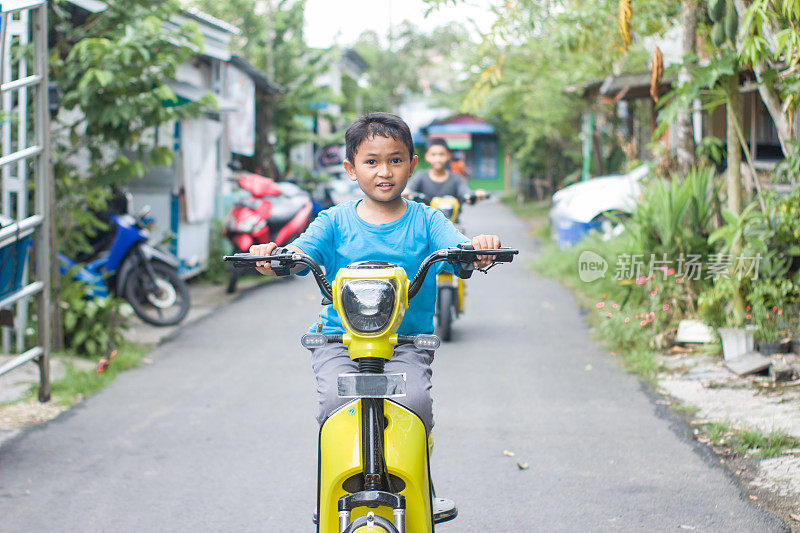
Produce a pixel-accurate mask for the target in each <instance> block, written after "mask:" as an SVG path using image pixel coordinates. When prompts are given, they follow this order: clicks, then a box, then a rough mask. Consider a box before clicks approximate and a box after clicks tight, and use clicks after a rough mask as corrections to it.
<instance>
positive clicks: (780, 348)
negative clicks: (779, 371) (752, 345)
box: [756, 341, 792, 355]
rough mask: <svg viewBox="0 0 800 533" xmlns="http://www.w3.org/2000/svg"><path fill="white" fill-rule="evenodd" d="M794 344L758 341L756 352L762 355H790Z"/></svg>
mask: <svg viewBox="0 0 800 533" xmlns="http://www.w3.org/2000/svg"><path fill="white" fill-rule="evenodd" d="M791 348H792V344H791V342H790V341H776V342H765V341H758V342H757V343H756V350H758V352H759V353H760V354H761V355H775V354H778V353H789V352H790V351H791Z"/></svg>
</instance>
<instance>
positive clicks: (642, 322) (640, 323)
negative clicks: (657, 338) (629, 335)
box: [639, 320, 647, 327]
mask: <svg viewBox="0 0 800 533" xmlns="http://www.w3.org/2000/svg"><path fill="white" fill-rule="evenodd" d="M639 325H640V326H642V327H644V326H646V325H647V320H642V321H641V322H639Z"/></svg>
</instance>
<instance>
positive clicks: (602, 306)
mask: <svg viewBox="0 0 800 533" xmlns="http://www.w3.org/2000/svg"><path fill="white" fill-rule="evenodd" d="M594 306H595V307H596V308H598V309H602V308H604V307H605V306H606V303H605V302H597V303H596V304H594Z"/></svg>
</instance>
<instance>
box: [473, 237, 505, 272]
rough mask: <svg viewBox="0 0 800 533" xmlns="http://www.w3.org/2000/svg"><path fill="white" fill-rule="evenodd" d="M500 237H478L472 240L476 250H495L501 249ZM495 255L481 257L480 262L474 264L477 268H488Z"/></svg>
mask: <svg viewBox="0 0 800 533" xmlns="http://www.w3.org/2000/svg"><path fill="white" fill-rule="evenodd" d="M500 246H501V245H500V237H498V236H497V235H478V236H477V237H473V238H472V247H473V248H474V249H475V250H491V249H493V248H500ZM494 257H495V256H493V255H479V256H478V260H477V261H475V263H473V264H474V265H475V268H486V267H487V266H489V265H490V264H492V261H494Z"/></svg>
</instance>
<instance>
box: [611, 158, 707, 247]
mask: <svg viewBox="0 0 800 533" xmlns="http://www.w3.org/2000/svg"><path fill="white" fill-rule="evenodd" d="M721 187H722V181H721V180H720V179H719V177H718V176H717V175H716V172H715V171H714V169H712V168H708V167H695V168H692V169H691V170H690V171H689V173H688V174H687V175H686V176H685V177H683V179H679V176H677V175H676V176H673V178H672V179H670V180H667V179H663V178H653V179H651V180H650V181H648V182H647V183H646V184H645V186H644V190H643V191H642V196H641V198H640V201H639V204H638V206H637V209H636V212H635V213H634V214H633V216H632V217H631V218H630V219H629V220H628V221H627V222H626V224H625V226H626V233H625V235H626V238H627V239H628V240H629V243H630V245H631V250H633V253H642V254H655V255H656V256H657V257H659V258H660V257H663V256H666V257H667V258H670V259H672V260H677V258H678V257H679V256H680V255H681V254H682V255H683V256H684V257H686V256H688V255H689V254H699V255H701V256H703V257H705V256H706V255H707V254H708V253H709V252H710V251H711V247H710V246H709V244H708V242H707V241H708V237H709V235H710V234H711V232H712V231H713V228H714V224H715V215H716V214H717V213H718V211H719V192H720V188H721Z"/></svg>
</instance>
